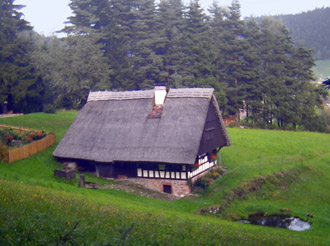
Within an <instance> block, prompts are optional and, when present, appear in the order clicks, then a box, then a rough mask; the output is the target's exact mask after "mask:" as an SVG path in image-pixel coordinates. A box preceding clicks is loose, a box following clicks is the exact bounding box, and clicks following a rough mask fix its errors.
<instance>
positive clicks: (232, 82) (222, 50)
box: [217, 0, 249, 119]
mask: <svg viewBox="0 0 330 246" xmlns="http://www.w3.org/2000/svg"><path fill="white" fill-rule="evenodd" d="M219 14H220V15H223V18H224V21H222V22H221V25H222V26H223V27H222V32H221V33H220V40H221V41H222V42H218V45H217V46H218V47H217V53H218V56H222V57H221V58H219V60H221V62H219V63H218V68H217V69H219V70H220V71H221V72H222V74H223V80H224V81H225V83H226V84H227V88H226V96H227V100H228V103H227V105H225V112H226V113H227V114H232V115H236V117H237V118H238V119H239V109H240V108H243V101H244V99H245V94H244V89H243V82H242V81H243V80H244V79H246V78H245V77H246V72H247V71H248V69H249V68H248V66H247V64H246V60H245V56H246V54H245V53H246V50H247V48H248V47H247V46H248V43H247V41H246V40H245V37H244V36H245V26H244V22H243V21H241V20H240V17H241V14H240V4H239V2H238V1H237V0H233V1H232V4H231V6H229V11H222V13H219ZM219 14H218V15H219ZM220 18H221V16H220ZM241 82H242V83H241Z"/></svg>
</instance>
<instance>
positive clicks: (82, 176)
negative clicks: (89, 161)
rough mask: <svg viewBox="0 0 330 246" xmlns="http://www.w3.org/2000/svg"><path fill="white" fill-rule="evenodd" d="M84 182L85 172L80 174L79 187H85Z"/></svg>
mask: <svg viewBox="0 0 330 246" xmlns="http://www.w3.org/2000/svg"><path fill="white" fill-rule="evenodd" d="M85 186H86V182H85V174H80V181H79V187H80V188H85Z"/></svg>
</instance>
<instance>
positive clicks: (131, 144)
mask: <svg viewBox="0 0 330 246" xmlns="http://www.w3.org/2000/svg"><path fill="white" fill-rule="evenodd" d="M230 144H231V143H230V139H229V136H228V133H227V130H226V127H225V124H224V122H223V119H222V116H221V112H220V110H219V106H218V103H217V101H216V98H215V96H214V94H213V89H212V88H184V89H170V90H169V91H168V92H167V91H166V88H165V87H155V89H154V90H144V91H123V92H114V91H98V92H90V94H89V96H88V101H87V104H86V105H85V106H84V107H83V108H82V109H81V111H80V112H79V113H78V115H77V116H76V118H75V120H74V122H73V124H72V125H71V127H70V128H69V130H68V131H67V133H66V134H65V136H64V137H63V139H62V140H61V142H60V143H59V145H58V146H57V148H56V150H55V151H54V153H53V155H54V156H55V157H56V158H58V159H59V160H61V161H67V162H75V163H76V164H77V166H78V168H80V169H84V170H86V171H91V172H95V173H96V175H97V176H99V177H105V178H114V179H130V180H131V181H133V182H135V183H138V184H142V185H144V186H146V187H147V188H150V189H153V190H157V191H161V192H167V193H171V194H173V195H175V196H183V195H187V194H189V193H190V192H191V190H190V187H189V185H188V180H190V179H196V178H197V177H199V176H201V175H203V174H204V173H205V172H207V171H208V170H209V169H211V168H212V167H214V166H216V165H217V159H218V158H217V156H218V155H220V149H221V148H222V147H223V146H229V145H230Z"/></svg>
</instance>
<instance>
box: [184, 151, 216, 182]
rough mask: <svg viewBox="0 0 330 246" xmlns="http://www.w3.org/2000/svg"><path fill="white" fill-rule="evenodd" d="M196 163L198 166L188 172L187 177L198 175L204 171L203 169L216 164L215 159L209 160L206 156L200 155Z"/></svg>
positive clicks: (205, 169)
mask: <svg viewBox="0 0 330 246" xmlns="http://www.w3.org/2000/svg"><path fill="white" fill-rule="evenodd" d="M198 164H199V167H198V168H197V169H195V170H193V171H191V172H189V173H188V178H189V179H190V178H193V177H195V176H198V175H199V174H201V173H204V172H205V171H207V170H209V169H210V168H212V167H214V166H215V165H217V160H215V161H211V162H209V160H208V158H207V156H202V157H200V158H199V159H198Z"/></svg>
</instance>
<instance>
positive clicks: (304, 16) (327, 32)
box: [274, 7, 330, 60]
mask: <svg viewBox="0 0 330 246" xmlns="http://www.w3.org/2000/svg"><path fill="white" fill-rule="evenodd" d="M274 17H275V18H278V19H281V20H282V21H283V23H284V24H285V25H286V26H287V28H288V29H289V30H290V31H291V33H292V36H293V38H294V40H295V42H296V43H298V44H303V45H304V46H305V47H306V48H309V49H314V58H315V59H316V60H328V59H330V28H329V27H330V7H327V8H319V9H315V10H312V11H308V12H303V13H301V14H295V15H279V16H274Z"/></svg>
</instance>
